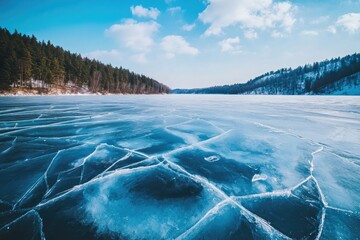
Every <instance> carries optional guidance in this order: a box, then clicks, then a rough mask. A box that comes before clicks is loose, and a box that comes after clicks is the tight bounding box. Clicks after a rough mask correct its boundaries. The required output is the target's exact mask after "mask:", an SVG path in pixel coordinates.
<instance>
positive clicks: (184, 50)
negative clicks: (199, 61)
mask: <svg viewBox="0 0 360 240" xmlns="http://www.w3.org/2000/svg"><path fill="white" fill-rule="evenodd" d="M160 46H161V48H162V49H163V50H164V51H165V54H166V57H167V58H173V57H175V56H176V55H193V56H195V55H197V54H199V50H198V49H197V48H194V47H191V46H190V44H189V43H188V42H187V41H186V40H185V39H184V38H183V37H182V36H176V35H169V36H166V37H164V38H163V39H162V40H161V43H160Z"/></svg>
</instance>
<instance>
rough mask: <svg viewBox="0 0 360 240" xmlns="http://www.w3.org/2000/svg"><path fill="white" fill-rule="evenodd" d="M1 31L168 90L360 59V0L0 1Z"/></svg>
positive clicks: (246, 78)
mask: <svg viewBox="0 0 360 240" xmlns="http://www.w3.org/2000/svg"><path fill="white" fill-rule="evenodd" d="M0 27H2V28H7V29H8V30H9V31H11V32H13V31H14V30H15V29H16V30H17V31H18V32H20V33H23V34H27V35H35V36H36V37H37V39H38V40H40V41H42V40H44V41H48V40H50V41H51V42H52V43H53V44H55V45H59V46H61V47H63V48H64V49H66V50H70V51H71V52H74V53H79V54H81V55H82V56H84V57H88V58H91V59H93V58H94V59H97V60H100V61H101V62H103V63H109V64H112V65H113V66H118V67H120V66H121V67H124V68H127V69H130V70H131V71H134V72H136V73H140V74H144V75H146V76H149V77H152V78H154V79H156V80H158V81H159V82H162V83H164V84H166V85H168V86H169V87H171V88H173V89H174V88H197V87H208V86H215V85H225V84H234V83H241V82H246V81H248V80H250V79H252V78H255V77H256V76H259V75H261V74H263V73H266V72H268V71H272V70H277V69H280V68H288V67H292V68H294V67H297V66H303V65H305V64H310V63H313V62H315V61H322V60H325V59H331V58H335V57H339V56H340V57H341V56H345V55H348V54H353V53H355V52H357V53H359V52H360V0H327V1H326V0H321V1H320V0H311V1H310V0H289V1H283V0H279V1H275V0H139V1H135V0H131V1H130V0H118V1H114V0H113V1H110V0H102V1H95V0H78V1H73V0H42V1H36V0H0Z"/></svg>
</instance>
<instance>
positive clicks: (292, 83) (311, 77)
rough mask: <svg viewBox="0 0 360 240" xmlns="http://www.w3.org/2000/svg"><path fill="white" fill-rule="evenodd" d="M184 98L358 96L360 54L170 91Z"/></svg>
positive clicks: (359, 90) (359, 89)
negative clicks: (246, 78)
mask: <svg viewBox="0 0 360 240" xmlns="http://www.w3.org/2000/svg"><path fill="white" fill-rule="evenodd" d="M171 93H185V94H270V95H275V94H279V95H303V94H330V95H331V94H334V95H360V54H353V55H348V56H346V57H343V58H339V57H338V58H335V59H331V60H325V61H322V62H315V63H313V64H311V65H310V64H307V65H305V66H302V67H297V68H296V69H291V68H288V69H287V68H283V69H280V70H277V71H275V72H273V71H271V72H268V73H265V74H263V75H261V76H259V77H256V78H254V79H252V80H250V81H248V82H247V83H239V84H233V85H224V86H214V87H209V88H197V89H174V90H172V91H171Z"/></svg>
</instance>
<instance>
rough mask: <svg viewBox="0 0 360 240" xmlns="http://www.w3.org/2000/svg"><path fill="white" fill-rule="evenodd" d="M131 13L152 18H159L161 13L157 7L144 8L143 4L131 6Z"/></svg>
mask: <svg viewBox="0 0 360 240" xmlns="http://www.w3.org/2000/svg"><path fill="white" fill-rule="evenodd" d="M130 10H131V13H132V15H134V16H137V17H148V18H152V19H157V17H158V16H159V14H160V11H159V10H158V9H157V8H152V7H151V8H144V7H143V6H142V5H138V6H135V7H134V6H131V7H130Z"/></svg>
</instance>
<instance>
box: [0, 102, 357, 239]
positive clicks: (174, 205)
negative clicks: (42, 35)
mask: <svg viewBox="0 0 360 240" xmlns="http://www.w3.org/2000/svg"><path fill="white" fill-rule="evenodd" d="M0 103H1V104H0V143H1V144H0V183H1V184H0V239H27V238H31V237H34V238H35V239H45V238H46V239H48V240H49V239H176V238H177V239H289V238H291V239H357V238H358V237H359V236H360V182H359V179H360V97H327V96H226V95H153V96H144V95H143V96H139V95H138V96H133V95H124V96H74V97H71V96H70V97H67V98H62V97H60V96H54V97H47V96H44V97H26V98H25V97H17V98H11V97H0Z"/></svg>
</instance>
